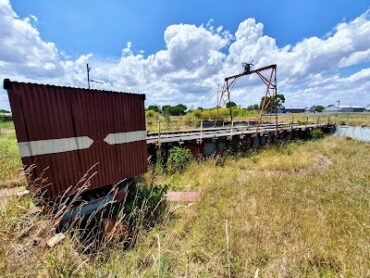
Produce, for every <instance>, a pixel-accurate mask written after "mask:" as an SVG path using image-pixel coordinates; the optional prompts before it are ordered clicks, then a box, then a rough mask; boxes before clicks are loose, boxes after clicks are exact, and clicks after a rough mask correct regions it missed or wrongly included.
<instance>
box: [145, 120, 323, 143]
mask: <svg viewBox="0 0 370 278" xmlns="http://www.w3.org/2000/svg"><path fill="white" fill-rule="evenodd" d="M325 126H327V124H307V125H298V124H295V125H293V126H292V125H286V124H279V126H278V130H279V132H281V131H288V132H290V131H292V130H304V129H311V128H322V127H325ZM275 131H276V125H275V124H267V125H266V124H265V125H262V126H260V127H259V130H258V133H259V134H260V135H263V134H266V133H271V132H275ZM255 133H256V127H255V126H236V127H219V128H203V129H191V130H182V131H167V132H161V133H160V134H158V133H149V134H148V136H147V144H158V143H172V142H184V141H191V140H202V139H217V138H222V137H231V136H243V135H252V134H255Z"/></svg>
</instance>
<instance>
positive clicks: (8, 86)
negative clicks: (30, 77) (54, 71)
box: [3, 78, 145, 100]
mask: <svg viewBox="0 0 370 278" xmlns="http://www.w3.org/2000/svg"><path fill="white" fill-rule="evenodd" d="M14 83H17V84H24V85H31V86H44V87H52V88H65V89H72V90H83V91H89V92H99V93H113V94H129V95H137V96H142V97H143V100H145V94H139V93H132V92H121V91H109V90H99V89H87V88H79V87H72V86H60V85H52V84H40V83H33V82H19V81H11V80H10V79H9V78H6V79H4V82H3V88H4V89H5V90H9V89H11V87H12V84H14Z"/></svg>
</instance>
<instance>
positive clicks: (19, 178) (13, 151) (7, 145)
mask: <svg viewBox="0 0 370 278" xmlns="http://www.w3.org/2000/svg"><path fill="white" fill-rule="evenodd" d="M21 183H24V178H23V175H22V164H21V161H20V158H19V150H18V147H17V141H16V137H15V131H14V124H13V122H10V121H8V122H1V121H0V187H9V186H14V185H19V184H21Z"/></svg>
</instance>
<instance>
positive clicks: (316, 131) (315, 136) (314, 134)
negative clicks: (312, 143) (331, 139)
mask: <svg viewBox="0 0 370 278" xmlns="http://www.w3.org/2000/svg"><path fill="white" fill-rule="evenodd" d="M310 137H311V138H312V139H320V138H323V137H324V132H322V130H321V129H318V128H315V129H314V130H312V131H311V133H310Z"/></svg>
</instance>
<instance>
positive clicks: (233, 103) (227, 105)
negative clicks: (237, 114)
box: [226, 101, 237, 108]
mask: <svg viewBox="0 0 370 278" xmlns="http://www.w3.org/2000/svg"><path fill="white" fill-rule="evenodd" d="M236 106H237V105H236V103H235V102H233V101H229V102H228V103H226V107H227V108H231V107H236Z"/></svg>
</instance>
